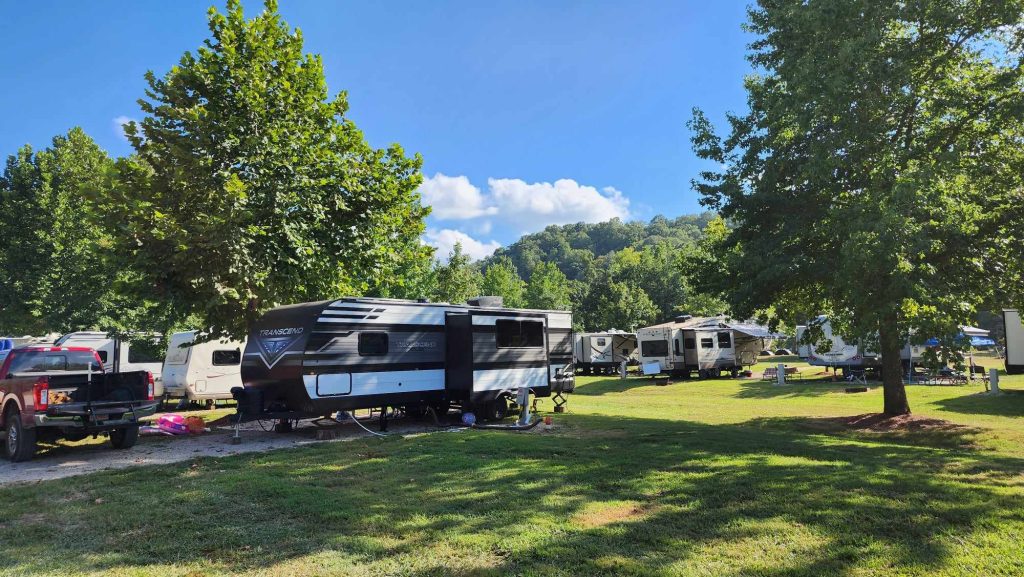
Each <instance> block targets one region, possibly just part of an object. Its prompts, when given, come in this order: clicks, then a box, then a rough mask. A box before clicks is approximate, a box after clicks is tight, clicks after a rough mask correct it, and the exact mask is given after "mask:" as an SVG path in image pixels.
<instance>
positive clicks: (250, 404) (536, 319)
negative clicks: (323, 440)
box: [236, 297, 573, 430]
mask: <svg viewBox="0 0 1024 577" xmlns="http://www.w3.org/2000/svg"><path fill="white" fill-rule="evenodd" d="M471 302H473V303H474V304H470V305H452V304H446V303H424V302H415V301H408V300H397V299H379V298H343V299H339V300H335V301H322V302H315V303H303V304H296V305H289V306H282V307H278V308H275V309H273V310H271V311H269V312H267V313H266V314H265V315H264V316H263V317H262V318H261V319H260V320H259V321H258V322H257V324H256V326H255V327H254V329H253V331H252V332H251V334H250V335H249V339H248V342H247V344H246V347H245V352H244V354H243V356H242V381H243V383H244V385H243V386H244V389H236V393H237V395H236V398H238V400H239V404H240V407H241V408H240V412H241V413H243V416H244V415H245V414H246V413H248V414H249V415H250V418H255V417H252V415H262V416H260V417H259V418H275V419H279V421H285V420H287V419H296V418H299V417H300V416H301V415H308V416H314V415H316V416H319V415H329V414H331V413H333V412H335V411H351V410H355V409H366V408H376V407H404V408H405V409H406V411H407V412H411V413H421V412H422V411H424V410H426V408H427V407H431V408H433V409H434V410H435V411H437V412H439V413H446V412H448V409H449V407H450V406H451V405H452V404H457V405H459V406H461V407H462V409H463V410H466V411H473V412H475V413H476V414H477V416H478V417H479V418H482V419H485V420H486V419H499V418H502V417H504V416H505V413H506V411H507V409H508V402H509V399H511V398H514V397H515V395H516V393H517V392H518V391H519V390H520V389H524V388H525V389H528V390H529V391H530V392H532V393H533V394H535V395H536V396H537V397H547V396H550V395H551V394H552V393H556V394H560V393H562V392H570V391H571V390H572V388H573V377H572V372H571V371H572V313H571V312H568V311H545V310H521V309H509V308H504V307H502V306H501V305H500V299H497V298H488V297H481V299H474V301H471ZM481 305H483V306H481ZM281 424H282V425H283V424H284V423H281ZM282 430H287V429H286V428H283V427H282Z"/></svg>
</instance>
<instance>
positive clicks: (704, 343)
mask: <svg viewBox="0 0 1024 577" xmlns="http://www.w3.org/2000/svg"><path fill="white" fill-rule="evenodd" d="M700 348H702V349H713V348H715V339H712V338H706V339H701V340H700Z"/></svg>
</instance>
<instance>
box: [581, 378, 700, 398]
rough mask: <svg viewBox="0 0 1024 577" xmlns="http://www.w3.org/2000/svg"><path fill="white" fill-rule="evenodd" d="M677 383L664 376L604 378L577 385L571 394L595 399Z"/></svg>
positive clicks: (675, 380) (677, 381)
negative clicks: (642, 388) (611, 394)
mask: <svg viewBox="0 0 1024 577" xmlns="http://www.w3.org/2000/svg"><path fill="white" fill-rule="evenodd" d="M679 382H682V380H677V379H668V378H666V377H665V376H658V377H656V378H652V377H634V376H631V377H627V378H625V379H622V378H619V377H605V378H601V379H597V380H594V381H590V382H587V383H580V384H577V385H576V390H574V391H573V393H572V394H573V395H580V396H584V397H596V396H600V395H607V394H609V393H624V392H626V391H629V390H632V389H637V388H640V387H654V386H664V385H666V384H668V383H671V384H676V383H679Z"/></svg>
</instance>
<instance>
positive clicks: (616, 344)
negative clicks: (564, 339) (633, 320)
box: [572, 330, 636, 375]
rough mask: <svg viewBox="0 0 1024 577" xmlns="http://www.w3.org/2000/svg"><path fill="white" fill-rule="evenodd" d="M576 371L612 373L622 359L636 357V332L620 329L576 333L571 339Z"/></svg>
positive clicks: (583, 372) (616, 369)
mask: <svg viewBox="0 0 1024 577" xmlns="http://www.w3.org/2000/svg"><path fill="white" fill-rule="evenodd" d="M572 350H573V359H574V362H575V365H574V366H575V367H576V371H577V372H579V373H582V374H584V375H590V374H595V375H597V374H602V373H603V374H612V373H615V372H617V371H618V370H619V366H620V365H621V364H622V362H623V361H626V362H627V363H628V362H629V361H630V360H633V359H634V358H636V334H635V333H627V332H622V331H615V330H610V331H605V332H603V333H577V334H576V336H575V338H574V339H573V347H572Z"/></svg>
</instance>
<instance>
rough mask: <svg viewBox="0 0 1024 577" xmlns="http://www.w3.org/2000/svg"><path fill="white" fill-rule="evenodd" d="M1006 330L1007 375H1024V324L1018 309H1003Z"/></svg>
mask: <svg viewBox="0 0 1024 577" xmlns="http://www.w3.org/2000/svg"><path fill="white" fill-rule="evenodd" d="M1003 327H1004V328H1005V330H1006V374H1008V375H1019V374H1021V373H1024V324H1021V320H1020V312H1019V311H1018V310H1017V309H1003Z"/></svg>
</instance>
